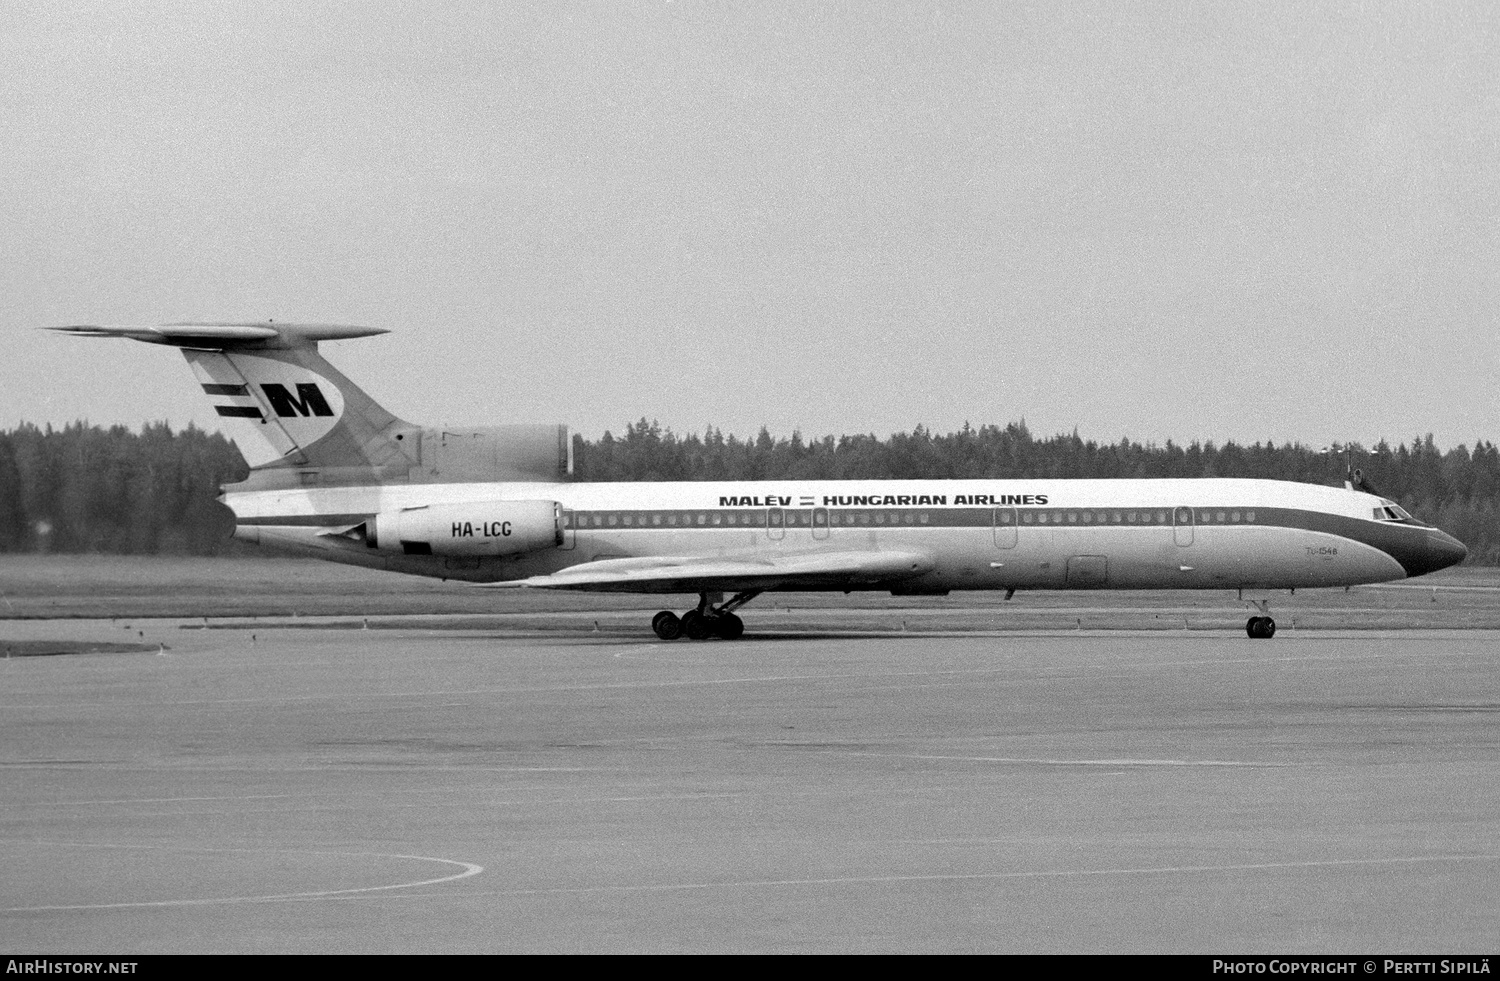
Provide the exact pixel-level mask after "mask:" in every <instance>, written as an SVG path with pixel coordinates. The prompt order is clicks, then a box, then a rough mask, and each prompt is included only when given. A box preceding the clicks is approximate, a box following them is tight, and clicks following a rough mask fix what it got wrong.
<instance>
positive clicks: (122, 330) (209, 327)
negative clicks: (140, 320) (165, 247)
mask: <svg viewBox="0 0 1500 981" xmlns="http://www.w3.org/2000/svg"><path fill="white" fill-rule="evenodd" d="M46 329H47V330H55V331H57V332H59V333H63V334H72V335H73V336H75V337H128V338H130V339H131V340H134V341H145V342H146V343H147V344H168V345H171V346H173V347H186V348H194V349H197V350H207V351H222V350H225V349H236V348H260V349H266V348H271V349H275V348H288V347H304V346H307V345H309V344H315V343H317V342H318V341H342V340H348V339H350V338H354V337H373V336H375V335H376V334H385V333H388V331H385V330H383V329H381V328H378V327H356V326H354V325H352V324H278V323H272V322H269V321H268V322H266V323H253V324H251V323H247V324H229V323H203V324H192V323H181V324H156V325H136V324H79V325H74V326H70V327H48V328H46Z"/></svg>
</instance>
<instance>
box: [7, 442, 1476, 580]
mask: <svg viewBox="0 0 1500 981" xmlns="http://www.w3.org/2000/svg"><path fill="white" fill-rule="evenodd" d="M573 454H574V470H575V477H576V479H578V480H596V481H644V480H730V481H760V480H825V479H826V480H845V479H878V478H892V479H928V480H947V479H980V478H1026V477H1029V478H1074V477H1096V478H1111V477H1261V478H1269V479H1276V480H1292V481H1300V482H1303V483H1314V484H1338V483H1341V482H1342V481H1343V480H1344V478H1345V475H1346V470H1347V467H1348V465H1349V463H1351V462H1352V463H1353V465H1354V466H1355V467H1358V468H1359V469H1361V470H1362V471H1363V472H1364V473H1365V475H1366V476H1367V479H1368V480H1369V481H1370V482H1371V483H1372V484H1374V485H1375V486H1376V487H1378V488H1379V492H1380V493H1381V494H1383V495H1384V496H1386V497H1389V498H1392V499H1394V500H1396V501H1399V502H1400V503H1401V504H1402V505H1403V506H1405V507H1406V508H1407V510H1409V511H1411V512H1412V513H1413V514H1414V515H1416V516H1417V517H1418V518H1421V519H1422V520H1424V521H1429V522H1432V523H1433V524H1436V525H1438V526H1439V527H1441V528H1443V529H1444V530H1446V531H1449V532H1451V533H1453V534H1454V535H1456V536H1457V537H1458V538H1459V539H1460V540H1462V541H1463V542H1464V543H1465V544H1467V545H1468V546H1469V550H1470V560H1469V561H1470V562H1471V563H1475V564H1482V565H1500V451H1497V450H1496V448H1495V445H1494V444H1493V443H1490V442H1488V441H1484V440H1481V441H1479V442H1478V443H1476V444H1475V446H1474V448H1473V449H1472V450H1471V449H1469V448H1468V447H1466V446H1463V445H1460V446H1457V447H1454V448H1453V449H1450V450H1447V451H1441V450H1439V449H1438V448H1437V446H1436V445H1434V443H1433V439H1432V436H1431V435H1428V436H1421V437H1416V438H1413V439H1412V440H1411V442H1410V443H1401V444H1399V445H1397V446H1394V447H1392V446H1391V445H1390V444H1389V443H1387V442H1385V441H1382V442H1380V443H1378V444H1376V445H1375V446H1374V447H1370V448H1366V447H1363V446H1359V445H1357V444H1356V445H1349V446H1333V447H1328V448H1312V447H1307V446H1303V445H1301V444H1296V443H1287V444H1282V445H1280V446H1278V445H1276V444H1274V443H1271V442H1266V443H1254V444H1250V445H1240V444H1237V443H1234V442H1228V443H1224V444H1222V445H1215V444H1214V443H1212V442H1206V443H1198V442H1193V443H1189V444H1187V445H1182V444H1179V443H1174V442H1172V441H1171V440H1168V441H1167V442H1165V443H1164V444H1160V445H1157V444H1154V443H1145V444H1142V443H1138V442H1133V441H1131V440H1128V439H1122V440H1120V441H1119V442H1115V443H1109V442H1096V441H1094V440H1085V439H1083V438H1081V437H1080V436H1079V435H1078V434H1077V433H1076V432H1074V433H1072V434H1067V435H1057V436H1051V437H1045V438H1041V439H1038V438H1035V437H1033V436H1032V435H1031V433H1030V432H1029V431H1028V430H1027V428H1026V424H1025V422H1024V421H1022V422H1015V423H1011V424H1009V425H1006V426H983V427H980V428H978V429H975V428H972V427H970V426H968V425H967V424H966V425H965V426H964V427H963V428H962V429H960V430H959V431H958V432H953V433H946V434H934V433H932V432H931V431H929V430H927V429H925V428H923V427H921V426H918V427H917V428H916V429H914V430H912V431H911V432H909V433H896V434H894V435H892V436H890V437H888V438H886V439H881V438H879V437H877V436H875V435H873V434H870V435H856V436H839V437H835V436H825V437H823V438H822V439H816V440H805V439H803V438H802V436H801V435H800V434H798V433H793V434H792V435H791V436H790V437H784V438H777V437H773V436H772V435H771V434H770V433H769V432H767V431H766V430H765V429H762V430H761V431H760V433H759V434H758V435H757V436H756V437H754V438H753V439H739V438H737V437H735V436H733V435H731V436H725V435H723V433H721V432H720V431H719V430H718V429H714V428H710V429H708V430H707V431H706V432H705V433H703V434H702V435H698V434H689V435H685V436H682V435H678V434H676V433H673V432H672V431H671V430H669V429H664V428H663V427H661V426H660V425H659V424H657V423H655V422H650V421H647V420H646V419H641V420H640V421H639V422H635V423H631V424H629V425H627V426H626V427H625V431H624V433H623V434H622V435H620V436H615V435H613V434H612V433H609V432H606V433H605V434H604V435H603V436H602V437H600V438H599V439H597V440H592V441H590V440H586V439H584V438H583V437H581V436H577V435H575V436H574V438H573ZM246 472H247V468H246V466H245V462H244V460H243V459H242V458H241V457H240V454H239V451H238V450H236V449H235V448H234V445H233V444H232V443H230V442H229V441H228V440H227V439H225V438H224V437H223V436H222V435H220V434H218V433H208V432H205V431H204V430H201V429H198V428H196V427H193V426H189V427H187V428H186V429H182V430H179V431H176V432H174V431H173V430H172V429H171V428H170V427H169V426H167V425H166V424H165V423H154V424H150V425H147V426H145V427H143V428H142V429H141V430H140V431H139V432H134V431H131V430H130V429H128V428H126V427H124V426H111V427H109V428H107V429H106V428H103V427H100V426H94V425H89V424H87V423H83V422H78V423H73V424H70V425H68V426H64V427H63V428H61V429H53V428H52V427H51V426H47V427H44V428H39V427H37V426H34V425H29V424H23V425H21V426H19V427H17V428H16V429H13V430H10V431H5V432H0V552H49V551H50V552H83V553H88V552H109V553H127V554H158V553H159V554H175V555H219V554H226V553H233V554H239V553H241V552H244V551H247V549H245V548H243V547H241V546H239V545H237V544H236V543H235V542H233V540H232V539H230V537H229V535H230V532H231V531H232V529H233V525H234V522H233V519H232V517H231V516H230V514H229V512H228V511H227V510H226V509H225V508H224V507H222V506H221V505H219V504H218V503H217V501H216V500H215V498H216V496H217V495H218V493H219V485H220V484H225V483H233V482H235V481H238V480H243V479H244V477H245V474H246Z"/></svg>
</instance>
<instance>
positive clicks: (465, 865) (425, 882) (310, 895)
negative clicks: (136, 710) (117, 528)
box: [0, 846, 484, 913]
mask: <svg viewBox="0 0 1500 981" xmlns="http://www.w3.org/2000/svg"><path fill="white" fill-rule="evenodd" d="M125 847H129V846H125ZM331 854H336V855H345V856H349V857H351V858H353V857H374V858H403V859H410V860H413V861H418V862H439V863H441V864H443V865H456V866H458V867H459V868H460V869H461V870H462V871H460V872H455V873H454V874H452V875H445V876H439V877H438V878H436V879H422V880H420V881H417V882H397V883H393V884H391V885H385V886H364V887H361V888H358V889H324V890H318V891H312V892H287V893H274V894H270V895H261V896H223V897H219V898H216V899H162V900H155V901H152V902H135V903H79V904H76V905H70V906H13V907H11V908H9V909H0V913H49V912H50V913H56V912H65V911H68V910H96V909H98V910H103V909H157V908H162V907H170V906H178V907H182V906H228V905H232V904H235V903H280V902H296V901H302V900H309V899H333V898H338V897H343V896H360V895H367V894H369V893H377V892H389V891H391V890H394V889H419V888H421V887H423V886H437V885H442V884H443V883H445V882H457V881H458V880H460V879H467V878H469V877H470V876H475V875H478V874H479V873H481V872H483V871H484V866H482V865H476V864H474V863H473V862H459V861H455V860H454V859H451V858H433V857H431V856H429V855H395V854H388V853H384V852H334V853H331Z"/></svg>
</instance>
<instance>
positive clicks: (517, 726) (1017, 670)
mask: <svg viewBox="0 0 1500 981" xmlns="http://www.w3.org/2000/svg"><path fill="white" fill-rule="evenodd" d="M182 626H185V625H184V624H178V623H175V622H163V621H147V622H142V623H139V624H134V625H132V628H131V629H130V630H129V631H128V634H129V640H130V641H131V642H132V643H134V644H135V645H136V646H137V647H146V648H147V650H144V651H141V650H136V651H124V652H117V653H88V654H79V655H73V656H50V657H13V658H11V659H9V660H0V948H4V949H5V951H6V952H7V953H16V954H21V953H42V952H67V953H89V952H93V953H117V954H124V953H150V952H382V951H402V952H450V951H462V952H490V951H517V952H519V951H582V952H603V951H653V952H658V951H913V952H918V951H947V952H960V951H964V952H966V951H992V952H1005V951H1012V952H1051V951H1142V952H1144V951H1196V952H1205V953H1215V952H1256V951H1260V952H1298V951H1323V952H1354V953H1368V952H1372V951H1378V952H1382V953H1396V952H1408V951H1410V952H1416V951H1422V952H1432V951H1441V952H1445V953H1462V952H1480V953H1493V951H1494V947H1495V937H1496V936H1497V932H1496V931H1497V925H1500V844H1497V843H1500V806H1497V802H1500V767H1497V766H1496V759H1497V756H1500V662H1497V655H1500V633H1495V632H1488V631H1467V632H1462V631H1455V632H1447V633H1445V632H1433V631H1424V632H1416V631H1404V632H1403V631H1391V632H1381V633H1375V632H1368V633H1344V634H1339V633H1328V632H1324V633H1318V632H1304V633H1301V634H1292V633H1291V632H1288V633H1286V634H1283V635H1281V636H1278V637H1277V638H1276V639H1274V640H1273V641H1269V642H1252V641H1249V640H1247V639H1246V638H1245V637H1244V636H1243V634H1242V633H1238V634H1236V633H1230V632H1225V633H1205V632H1193V633H1189V632H1182V633H1171V632H1164V631H1155V632H1149V633H1147V632H1142V633H1138V634H1131V633H1125V632H1100V633H1090V632H1087V631H1074V632H1066V633H1037V634H1027V633H1016V632H1012V633H1007V634H998V635H947V634H944V635H929V634H922V633H917V632H904V633H889V634H883V635H873V634H872V635H869V636H838V635H835V636H825V635H820V634H817V633H808V634H805V635H798V634H795V633H778V634H777V635H775V636H772V637H769V638H767V637H765V636H761V637H757V636H755V635H754V633H753V631H754V630H755V625H754V624H753V623H752V625H751V630H752V634H751V635H749V636H747V637H746V638H745V639H744V640H742V641H739V642H735V643H723V642H717V641H711V642H704V643H697V644H694V643H691V642H686V641H680V642H677V643H673V644H662V643H658V642H655V641H654V640H652V641H648V640H647V639H646V638H644V637H641V638H632V637H621V636H616V635H610V634H607V633H606V634H597V633H591V632H588V631H585V630H580V631H579V632H577V633H571V634H570V633H551V634H547V635H534V634H526V633H522V632H506V631H496V630H465V629H450V630H436V629H432V630H426V629H402V630H359V629H353V630H347V629H336V630H335V629H321V630H320V629H302V628H301V627H298V626H293V627H289V628H285V629H276V630H265V629H260V630H257V629H254V628H252V627H245V628H244V629H234V630H203V629H198V630H188V629H180V627H182ZM187 626H190V624H187ZM309 626H312V625H311V624H309ZM844 626H845V625H844V624H843V623H842V622H839V623H836V624H834V625H833V629H839V630H842V629H843V628H844ZM6 629H7V630H8V631H10V634H9V635H8V636H13V637H14V639H17V640H24V639H27V638H31V639H38V638H40V639H46V638H49V637H50V638H56V637H64V636H66V637H70V638H73V639H77V640H96V641H97V640H99V639H100V638H110V637H114V638H117V639H118V638H119V637H120V636H122V635H124V634H125V633H127V632H126V631H123V630H122V629H121V627H120V625H119V624H110V623H108V622H92V623H90V622H78V621H72V622H40V621H39V622H32V623H25V624H17V625H15V627H14V629H12V628H11V627H9V626H8V627H7V628H6ZM642 633H644V629H643V630H642ZM23 634H24V635H25V636H22V635H23ZM252 638H253V639H252ZM152 645H156V646H157V650H156V651H155V652H152V651H151V650H149V648H150V647H151V646H152ZM162 645H165V647H163V646H162ZM32 649H37V648H35V647H33V648H32Z"/></svg>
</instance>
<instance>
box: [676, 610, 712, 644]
mask: <svg viewBox="0 0 1500 981" xmlns="http://www.w3.org/2000/svg"><path fill="white" fill-rule="evenodd" d="M713 632H714V623H713V621H712V620H710V619H709V618H708V617H706V616H704V615H703V614H701V613H699V612H698V611H697V610H688V611H687V612H686V613H684V614H683V615H682V633H683V636H685V637H687V639H688V640H704V639H706V638H708V637H711V636H713Z"/></svg>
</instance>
